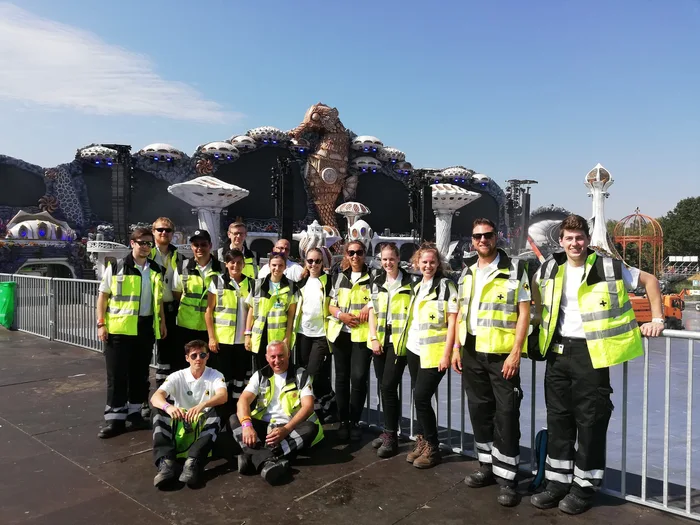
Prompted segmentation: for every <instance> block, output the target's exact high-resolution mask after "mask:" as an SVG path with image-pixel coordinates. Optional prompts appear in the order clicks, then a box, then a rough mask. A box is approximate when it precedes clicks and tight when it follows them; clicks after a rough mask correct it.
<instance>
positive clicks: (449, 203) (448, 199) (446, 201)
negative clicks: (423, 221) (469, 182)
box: [432, 184, 481, 258]
mask: <svg viewBox="0 0 700 525" xmlns="http://www.w3.org/2000/svg"><path fill="white" fill-rule="evenodd" d="M432 189H433V212H435V241H436V244H437V247H438V250H439V251H440V255H442V256H443V257H444V258H447V257H448V256H449V252H450V239H451V230H452V217H453V216H454V214H455V212H456V211H457V210H458V209H460V208H461V207H463V206H466V205H467V204H469V203H471V202H474V201H475V200H476V199H478V198H479V197H481V194H480V193H477V192H475V191H469V190H465V189H464V188H460V187H459V186H455V185H454V184H433V185H432Z"/></svg>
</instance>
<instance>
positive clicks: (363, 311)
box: [328, 241, 372, 441]
mask: <svg viewBox="0 0 700 525" xmlns="http://www.w3.org/2000/svg"><path fill="white" fill-rule="evenodd" d="M340 268H341V270H342V271H341V272H340V273H338V275H337V277H336V278H335V282H334V283H333V288H332V289H331V302H330V305H329V307H328V310H329V312H330V314H331V316H332V317H331V318H330V319H329V321H328V341H330V343H331V346H332V347H333V362H334V365H335V400H336V403H337V404H338V418H339V419H340V430H339V431H338V439H340V440H341V441H346V440H347V439H351V440H353V441H359V440H360V439H362V429H361V428H360V427H359V425H358V422H359V421H360V416H361V415H362V409H363V408H364V406H365V399H366V398H367V379H368V378H369V367H370V364H371V361H372V352H371V351H370V349H369V348H367V340H368V336H369V324H368V322H367V321H368V319H369V300H370V292H371V289H370V288H371V285H372V282H371V277H370V274H369V270H368V268H367V265H366V264H365V246H364V245H363V244H362V243H361V242H359V241H351V242H349V243H348V244H346V245H345V257H344V258H343V261H342V263H341V266H340ZM351 387H352V390H351Z"/></svg>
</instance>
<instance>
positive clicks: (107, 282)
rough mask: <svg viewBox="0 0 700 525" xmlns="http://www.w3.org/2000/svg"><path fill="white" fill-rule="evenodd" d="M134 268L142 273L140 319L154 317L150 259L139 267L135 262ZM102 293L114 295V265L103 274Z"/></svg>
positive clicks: (108, 267)
mask: <svg viewBox="0 0 700 525" xmlns="http://www.w3.org/2000/svg"><path fill="white" fill-rule="evenodd" d="M134 267H135V268H136V269H137V270H138V271H139V272H140V273H141V300H140V303H139V317H148V316H149V315H153V292H152V291H151V268H150V266H149V264H148V259H146V262H145V263H144V264H143V266H139V265H138V264H136V262H134ZM99 291H100V293H104V294H107V295H111V294H112V265H111V264H108V265H107V267H106V268H105V271H104V273H103V274H102V281H101V282H100V288H99Z"/></svg>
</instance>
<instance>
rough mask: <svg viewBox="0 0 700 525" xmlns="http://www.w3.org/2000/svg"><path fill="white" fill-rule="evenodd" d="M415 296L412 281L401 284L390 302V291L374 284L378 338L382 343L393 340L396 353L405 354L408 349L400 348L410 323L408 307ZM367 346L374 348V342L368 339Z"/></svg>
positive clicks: (373, 303) (373, 300) (373, 296)
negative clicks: (388, 325) (389, 329)
mask: <svg viewBox="0 0 700 525" xmlns="http://www.w3.org/2000/svg"><path fill="white" fill-rule="evenodd" d="M412 296H413V288H412V286H411V283H410V282H408V283H406V284H403V285H401V286H400V287H399V288H397V289H396V291H395V292H394V294H393V295H392V297H391V304H389V292H388V291H387V290H386V289H385V288H384V287H382V286H381V285H380V284H378V283H375V284H373V285H372V294H371V297H372V305H373V306H374V314H375V315H376V317H377V339H378V340H379V342H380V344H382V345H385V344H388V343H389V342H391V343H392V344H393V345H394V351H395V352H401V353H397V354H396V355H399V356H403V355H405V352H406V349H405V348H404V349H403V350H398V348H399V342H400V340H401V336H402V334H403V332H404V330H405V329H406V325H407V324H408V317H409V315H408V308H409V306H410V305H411V299H412ZM389 316H391V334H390V335H389V341H386V340H385V339H386V326H387V319H388V318H389ZM367 346H368V347H369V348H372V342H371V341H368V342H367Z"/></svg>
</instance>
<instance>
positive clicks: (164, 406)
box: [160, 403, 170, 412]
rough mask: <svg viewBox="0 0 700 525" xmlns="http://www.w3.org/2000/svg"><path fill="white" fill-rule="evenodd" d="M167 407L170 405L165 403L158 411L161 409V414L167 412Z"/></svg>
mask: <svg viewBox="0 0 700 525" xmlns="http://www.w3.org/2000/svg"><path fill="white" fill-rule="evenodd" d="M169 406H170V403H165V404H164V405H163V406H162V407H160V409H161V410H162V411H163V412H167V411H168V407H169Z"/></svg>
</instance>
